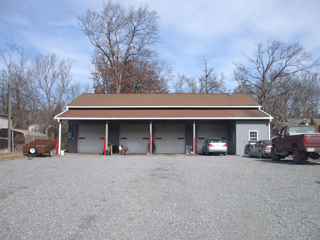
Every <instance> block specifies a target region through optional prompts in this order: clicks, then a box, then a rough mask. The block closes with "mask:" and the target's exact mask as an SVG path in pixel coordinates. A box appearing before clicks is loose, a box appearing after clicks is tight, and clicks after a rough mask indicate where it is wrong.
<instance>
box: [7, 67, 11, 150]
mask: <svg viewBox="0 0 320 240" xmlns="http://www.w3.org/2000/svg"><path fill="white" fill-rule="evenodd" d="M8 70H9V97H8V153H10V152H11V126H12V125H11V82H12V77H11V69H10V68H9V69H8Z"/></svg>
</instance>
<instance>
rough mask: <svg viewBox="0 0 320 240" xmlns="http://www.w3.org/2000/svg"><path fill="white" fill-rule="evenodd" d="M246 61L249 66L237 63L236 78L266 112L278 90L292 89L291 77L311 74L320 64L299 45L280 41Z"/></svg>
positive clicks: (260, 47) (274, 42)
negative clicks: (274, 92) (310, 71)
mask: <svg viewBox="0 0 320 240" xmlns="http://www.w3.org/2000/svg"><path fill="white" fill-rule="evenodd" d="M244 57H245V58H246V60H247V63H245V64H244V63H234V65H235V67H236V69H235V72H234V78H235V80H236V81H238V84H239V88H241V89H242V90H244V91H245V92H248V93H250V95H251V96H253V97H254V98H255V99H256V100H257V101H258V102H259V103H260V104H261V106H262V109H263V110H266V108H267V106H268V105H269V100H268V99H270V95H272V94H271V93H272V92H273V91H274V89H276V88H278V89H279V88H281V87H282V86H284V85H290V80H291V79H292V78H290V77H291V76H294V75H295V74H297V73H299V72H304V71H308V70H310V69H311V68H313V67H315V66H317V65H319V62H320V61H319V59H316V60H313V56H312V54H311V53H309V52H307V51H306V50H305V49H304V47H303V46H301V45H300V44H299V43H295V44H284V43H281V42H279V41H269V42H268V46H267V48H264V47H263V45H262V44H261V43H260V44H258V49H257V52H256V53H255V54H254V56H253V57H247V56H246V55H244ZM284 89H285V88H284ZM278 94H284V92H282V93H278Z"/></svg>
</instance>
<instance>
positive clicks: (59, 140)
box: [58, 120, 61, 155]
mask: <svg viewBox="0 0 320 240" xmlns="http://www.w3.org/2000/svg"><path fill="white" fill-rule="evenodd" d="M58 121H59V139H58V154H59V155H61V120H58Z"/></svg>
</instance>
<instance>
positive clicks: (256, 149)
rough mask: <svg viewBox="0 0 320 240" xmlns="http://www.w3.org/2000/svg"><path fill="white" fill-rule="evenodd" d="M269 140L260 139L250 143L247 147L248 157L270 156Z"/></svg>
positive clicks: (270, 144)
mask: <svg viewBox="0 0 320 240" xmlns="http://www.w3.org/2000/svg"><path fill="white" fill-rule="evenodd" d="M271 147H272V143H271V140H261V141H258V142H257V143H256V144H254V145H252V146H250V147H249V149H248V157H254V156H255V157H259V158H263V157H270V155H271Z"/></svg>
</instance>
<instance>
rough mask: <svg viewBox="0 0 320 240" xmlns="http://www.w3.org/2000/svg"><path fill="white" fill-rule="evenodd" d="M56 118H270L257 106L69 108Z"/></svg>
mask: <svg viewBox="0 0 320 240" xmlns="http://www.w3.org/2000/svg"><path fill="white" fill-rule="evenodd" d="M55 119H58V120H272V119H273V118H272V117H271V116H270V115H269V114H267V113H265V112H263V111H262V110H260V109H259V108H246V109H238V108H237V109H234V108H230V109H228V108H227V109H222V108H216V109H212V108H210V109H207V108H201V109H193V108H192V109H190V108H188V109H187V108H186V109H183V108H182V109H181V108H179V109H153V108H152V109H131V108H128V109H110V108H108V109H105V108H102V109H101V108H99V109H98V108H80V109H75V108H69V109H67V110H65V111H64V112H62V113H61V114H59V115H57V116H56V117H55Z"/></svg>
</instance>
